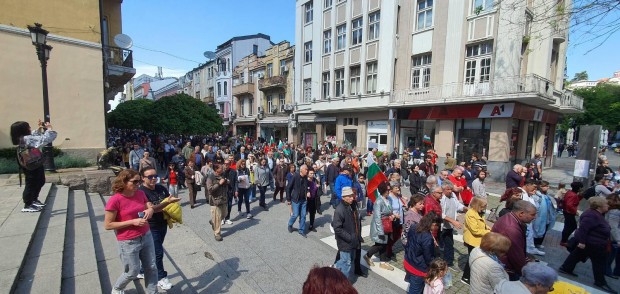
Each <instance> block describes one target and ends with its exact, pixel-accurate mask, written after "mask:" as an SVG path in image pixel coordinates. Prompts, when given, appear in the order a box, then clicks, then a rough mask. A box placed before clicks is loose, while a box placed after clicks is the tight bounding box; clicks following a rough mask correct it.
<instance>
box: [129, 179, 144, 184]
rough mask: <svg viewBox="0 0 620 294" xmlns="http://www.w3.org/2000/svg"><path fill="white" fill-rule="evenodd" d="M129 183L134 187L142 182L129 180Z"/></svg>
mask: <svg viewBox="0 0 620 294" xmlns="http://www.w3.org/2000/svg"><path fill="white" fill-rule="evenodd" d="M129 182H130V183H132V184H134V185H139V184H140V183H142V180H131V181H129Z"/></svg>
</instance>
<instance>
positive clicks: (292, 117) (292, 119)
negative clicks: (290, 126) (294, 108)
mask: <svg viewBox="0 0 620 294" xmlns="http://www.w3.org/2000/svg"><path fill="white" fill-rule="evenodd" d="M288 118H289V119H290V120H291V121H295V122H296V121H297V114H296V113H291V114H289V115H288Z"/></svg>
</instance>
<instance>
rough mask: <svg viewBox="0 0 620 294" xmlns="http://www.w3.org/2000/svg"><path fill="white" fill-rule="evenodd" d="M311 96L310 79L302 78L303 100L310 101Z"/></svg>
mask: <svg viewBox="0 0 620 294" xmlns="http://www.w3.org/2000/svg"><path fill="white" fill-rule="evenodd" d="M311 96H312V80H311V79H305V80H304V102H310V98H311Z"/></svg>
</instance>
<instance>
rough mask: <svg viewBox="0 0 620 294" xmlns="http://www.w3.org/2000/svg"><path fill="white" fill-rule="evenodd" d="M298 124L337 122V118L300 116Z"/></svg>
mask: <svg viewBox="0 0 620 294" xmlns="http://www.w3.org/2000/svg"><path fill="white" fill-rule="evenodd" d="M297 122H300V123H311V122H334V123H335V122H336V117H335V116H316V115H299V116H298V117H297Z"/></svg>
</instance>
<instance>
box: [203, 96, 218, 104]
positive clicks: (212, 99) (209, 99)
mask: <svg viewBox="0 0 620 294" xmlns="http://www.w3.org/2000/svg"><path fill="white" fill-rule="evenodd" d="M202 102H204V103H207V104H211V103H215V97H213V96H207V97H204V98H202Z"/></svg>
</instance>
